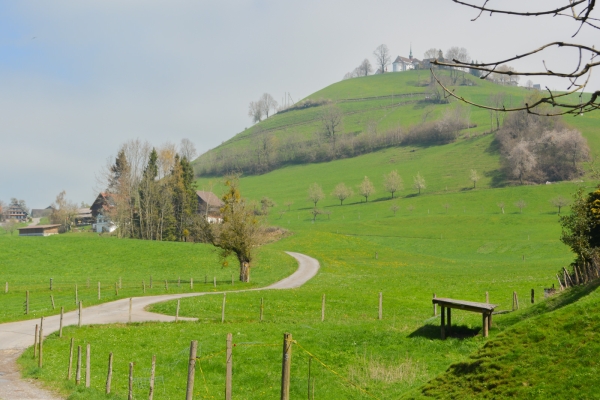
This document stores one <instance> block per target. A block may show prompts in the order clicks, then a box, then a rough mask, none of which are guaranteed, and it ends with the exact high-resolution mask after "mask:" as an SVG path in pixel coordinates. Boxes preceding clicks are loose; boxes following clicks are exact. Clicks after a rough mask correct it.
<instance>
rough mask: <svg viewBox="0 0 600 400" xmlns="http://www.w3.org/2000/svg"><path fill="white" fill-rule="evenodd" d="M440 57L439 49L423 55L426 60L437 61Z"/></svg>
mask: <svg viewBox="0 0 600 400" xmlns="http://www.w3.org/2000/svg"><path fill="white" fill-rule="evenodd" d="M438 55H439V50H438V49H433V48H432V49H429V50H427V51H426V52H425V54H423V58H424V59H426V60H431V59H437V58H438Z"/></svg>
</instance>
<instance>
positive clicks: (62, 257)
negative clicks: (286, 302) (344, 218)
mask: <svg viewBox="0 0 600 400" xmlns="http://www.w3.org/2000/svg"><path fill="white" fill-rule="evenodd" d="M0 248H2V251H1V252H0V265H1V266H2V267H1V268H0V282H1V287H2V291H1V293H0V299H2V300H1V301H2V309H1V310H0V322H5V321H14V320H18V319H27V318H39V317H40V316H42V315H44V316H47V315H52V314H57V313H59V312H60V307H61V306H63V307H65V310H72V309H75V308H76V305H75V285H76V284H77V285H78V295H79V300H82V301H83V304H84V305H85V306H88V305H92V304H97V303H100V302H106V301H111V300H115V299H118V298H124V297H131V296H142V295H143V291H142V281H143V280H144V281H145V282H146V285H147V291H146V295H152V294H162V293H165V284H164V281H165V279H166V280H168V281H169V283H168V285H169V292H170V293H177V292H189V291H191V290H190V285H189V281H190V278H194V281H195V285H194V291H206V290H209V291H210V290H217V289H218V290H223V289H230V288H231V273H232V272H233V270H232V269H231V268H225V269H224V268H222V265H221V263H220V261H219V257H218V254H217V253H216V252H215V251H214V249H213V248H212V247H210V246H208V245H204V244H191V243H170V242H148V241H142V240H119V239H116V238H110V237H99V236H97V235H95V234H65V235H58V236H50V237H19V236H12V237H11V236H9V235H6V234H4V235H0ZM230 262H235V261H234V260H230ZM295 267H296V263H295V261H294V260H293V259H291V257H289V256H287V255H285V254H282V253H281V252H278V251H273V250H270V249H268V248H265V249H263V250H262V251H261V252H260V254H259V259H258V263H257V268H256V269H255V270H254V271H255V277H254V278H255V279H253V282H251V283H250V284H239V285H236V286H235V287H234V289H239V288H241V287H253V286H262V285H265V284H267V283H270V282H274V281H277V280H279V279H281V278H283V277H285V276H287V275H289V274H290V272H291V271H293V270H294V268H295ZM25 271H26V273H24V272H25ZM151 275H152V277H153V280H154V285H153V286H154V287H153V289H150V287H149V280H150V276H151ZM205 276H208V280H209V281H210V284H209V285H205V284H204V279H205ZM180 277H181V279H182V281H185V283H183V284H182V285H181V287H178V286H177V280H178V279H179V278H180ZM213 277H216V278H217V280H218V287H217V289H214V288H213V285H212V280H213ZM50 278H53V291H50V289H49V282H50ZM120 278H121V283H122V288H121V289H120V290H119V293H118V295H116V294H115V289H114V288H115V282H118V281H119V279H120ZM5 282H8V284H9V292H8V294H6V293H4V289H5V287H4V285H5ZM97 282H101V288H102V298H101V300H98V298H97ZM88 283H89V286H88ZM27 290H29V291H30V314H29V315H24V308H23V303H24V300H25V291H27ZM50 295H52V296H54V301H55V305H56V309H54V310H53V309H52V304H51V301H50Z"/></svg>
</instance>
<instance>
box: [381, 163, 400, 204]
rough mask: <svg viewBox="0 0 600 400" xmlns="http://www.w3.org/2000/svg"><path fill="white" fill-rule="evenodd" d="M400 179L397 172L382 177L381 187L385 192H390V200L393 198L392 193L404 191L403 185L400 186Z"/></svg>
mask: <svg viewBox="0 0 600 400" xmlns="http://www.w3.org/2000/svg"><path fill="white" fill-rule="evenodd" d="M402 183H403V182H402V177H401V176H400V175H398V171H396V170H394V171H391V172H390V173H389V174H385V175H383V186H384V187H385V190H386V192H390V193H391V194H392V199H393V198H394V193H395V192H396V191H398V190H402V189H404V185H403V184H402Z"/></svg>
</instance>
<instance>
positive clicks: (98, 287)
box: [98, 282, 101, 300]
mask: <svg viewBox="0 0 600 400" xmlns="http://www.w3.org/2000/svg"><path fill="white" fill-rule="evenodd" d="M100 298H101V296H100V282H98V300H100Z"/></svg>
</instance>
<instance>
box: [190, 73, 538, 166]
mask: <svg viewBox="0 0 600 400" xmlns="http://www.w3.org/2000/svg"><path fill="white" fill-rule="evenodd" d="M429 79H430V77H429V72H428V71H408V72H402V73H387V74H383V75H373V76H368V77H361V78H354V79H349V80H345V81H341V82H337V83H335V84H333V85H330V86H328V87H326V88H324V89H322V90H319V91H318V92H316V93H314V94H312V95H310V96H308V97H307V98H306V99H303V100H302V101H300V102H299V103H297V104H303V103H304V104H306V103H312V104H309V106H306V107H304V108H301V107H299V109H292V110H288V111H285V112H279V113H278V114H275V115H274V116H272V117H270V118H269V119H267V120H264V121H262V122H260V123H258V124H256V125H254V126H253V127H251V128H249V129H246V130H244V131H243V132H241V133H239V134H237V135H235V136H234V137H232V138H231V139H229V140H228V141H226V142H224V143H223V144H222V145H220V146H218V147H217V148H215V149H213V150H210V151H209V152H207V153H205V154H203V155H202V156H200V157H199V158H198V159H197V160H196V161H195V162H194V167H195V171H196V173H197V175H198V176H210V175H222V172H223V170H224V169H225V170H237V171H243V172H244V173H257V172H258V173H261V172H266V171H268V170H272V169H274V168H278V167H280V166H283V165H289V164H298V163H307V162H313V161H320V160H323V159H324V158H323V157H322V156H319V154H318V151H323V150H322V149H323V148H324V146H323V143H322V140H321V138H320V135H319V133H320V132H321V131H322V122H321V121H320V119H319V117H320V115H321V113H322V112H323V109H324V108H325V107H328V106H330V105H334V106H335V107H337V108H339V110H341V112H342V113H343V131H342V135H341V136H342V137H346V138H347V139H349V138H352V141H349V140H347V142H350V144H346V146H347V147H348V146H357V144H356V143H355V142H354V141H358V142H360V145H361V146H365V143H366V144H367V146H371V147H372V148H371V149H367V150H366V151H362V153H364V152H369V151H372V150H376V149H379V148H383V147H389V146H390V145H391V146H395V145H397V144H399V143H398V140H396V139H395V137H396V136H398V134H396V132H403V133H405V132H407V131H408V130H409V128H410V127H414V126H416V125H418V124H421V123H423V122H427V121H434V120H438V119H440V118H441V117H442V115H443V114H444V113H445V112H448V110H449V109H452V108H454V107H456V103H457V102H450V103H436V102H434V101H433V100H432V99H431V93H430V92H431V90H430V88H429V87H428V84H429ZM464 80H465V82H467V83H468V84H469V85H472V86H454V87H453V89H455V90H456V91H457V92H458V93H460V94H462V95H465V96H468V97H469V98H472V99H474V100H476V101H478V102H482V103H486V102H487V101H488V98H489V97H490V96H491V95H493V94H494V93H499V92H504V93H506V98H507V102H508V104H512V105H516V104H518V103H520V102H521V101H522V100H523V99H524V98H525V97H526V96H527V95H528V94H529V93H530V92H529V91H527V90H525V89H523V88H519V87H507V86H499V85H496V84H494V83H491V82H487V81H483V80H480V79H477V78H475V77H473V76H471V75H469V74H465V75H464ZM462 113H463V114H466V118H468V123H466V124H464V125H465V126H463V127H462V128H463V129H461V136H462V137H472V136H475V135H481V134H484V133H486V132H489V131H490V128H491V123H492V122H494V121H492V120H491V119H490V113H489V112H488V111H486V110H481V109H478V108H475V107H466V106H463V111H462ZM494 123H495V122H494ZM467 125H468V127H467ZM367 132H368V133H371V134H373V133H375V136H372V137H371V138H365V137H364V136H365V135H366V134H367ZM386 135H388V136H389V137H387V136H386ZM373 137H374V138H375V139H372V138H373ZM371 142H376V143H371ZM307 146H311V148H312V149H306V147H307ZM298 151H305V152H306V155H305V156H302V157H300V156H298V154H297V152H298ZM311 151H312V152H313V153H314V154H312V153H311ZM274 153H279V158H278V161H277V163H275V165H268V166H266V167H265V168H264V170H260V169H258V170H252V169H250V168H248V167H247V166H248V165H249V164H251V163H257V162H258V163H260V162H265V163H270V162H271V161H272V160H268V159H269V157H271V158H272V157H273V154H274ZM357 154H361V152H359V153H357V152H356V149H352V151H346V152H340V154H338V155H337V156H335V157H331V158H344V157H348V156H353V155H357ZM261 158H262V159H261ZM264 159H267V160H264ZM224 165H226V166H227V167H226V168H223V166H224Z"/></svg>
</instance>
